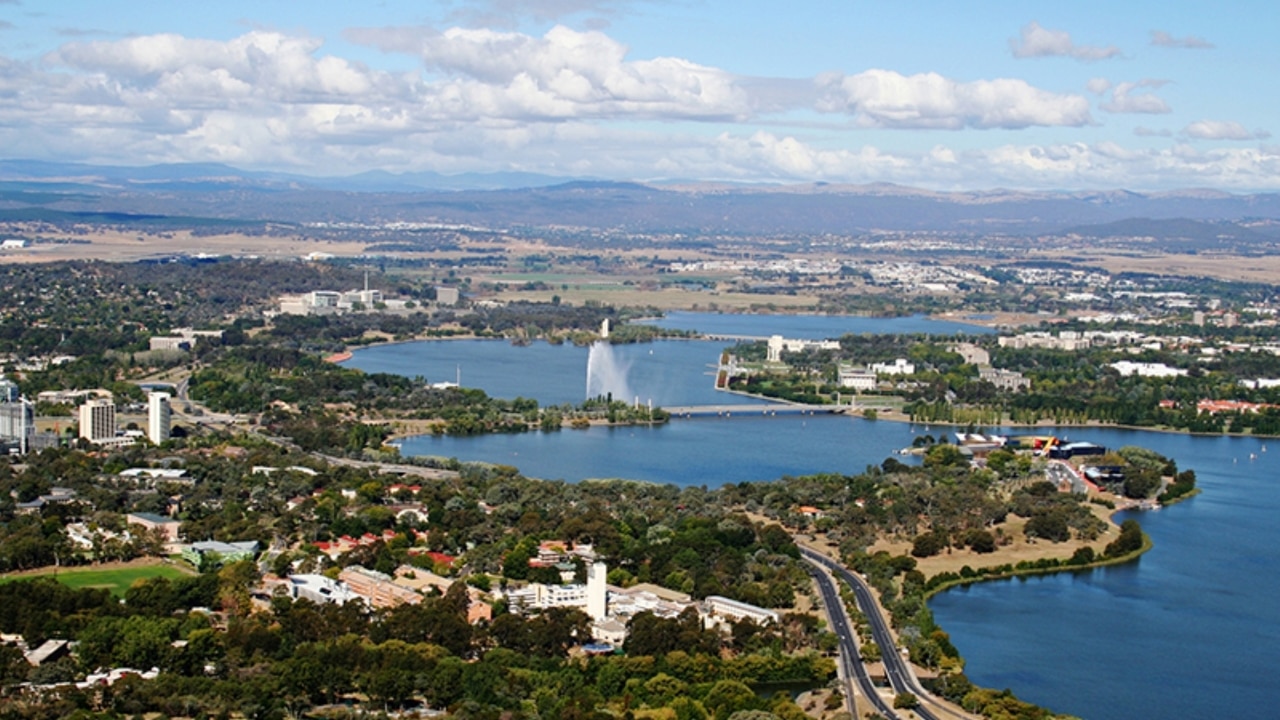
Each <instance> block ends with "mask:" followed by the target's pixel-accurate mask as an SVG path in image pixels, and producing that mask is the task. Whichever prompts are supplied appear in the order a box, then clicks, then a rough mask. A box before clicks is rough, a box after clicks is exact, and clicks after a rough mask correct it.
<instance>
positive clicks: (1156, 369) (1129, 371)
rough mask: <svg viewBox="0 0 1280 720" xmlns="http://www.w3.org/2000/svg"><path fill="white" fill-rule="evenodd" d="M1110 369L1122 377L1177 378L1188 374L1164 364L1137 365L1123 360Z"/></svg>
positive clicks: (1113, 364) (1112, 364)
mask: <svg viewBox="0 0 1280 720" xmlns="http://www.w3.org/2000/svg"><path fill="white" fill-rule="evenodd" d="M1109 367H1111V368H1113V369H1115V371H1116V372H1118V373H1120V376H1121V377H1129V376H1130V375H1138V376H1139V377H1177V376H1179V375H1186V374H1187V371H1186V370H1182V369H1180V368H1175V367H1169V366H1168V365H1165V364H1164V363H1136V362H1130V361H1128V360H1121V361H1119V362H1113V363H1111V365H1110V366H1109Z"/></svg>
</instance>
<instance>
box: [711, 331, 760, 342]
mask: <svg viewBox="0 0 1280 720" xmlns="http://www.w3.org/2000/svg"><path fill="white" fill-rule="evenodd" d="M699 337H701V338H702V339H703V340H727V341H729V342H767V341H768V340H769V338H767V337H765V336H764V335H729V334H727V333H702V334H701V335H700V336H699Z"/></svg>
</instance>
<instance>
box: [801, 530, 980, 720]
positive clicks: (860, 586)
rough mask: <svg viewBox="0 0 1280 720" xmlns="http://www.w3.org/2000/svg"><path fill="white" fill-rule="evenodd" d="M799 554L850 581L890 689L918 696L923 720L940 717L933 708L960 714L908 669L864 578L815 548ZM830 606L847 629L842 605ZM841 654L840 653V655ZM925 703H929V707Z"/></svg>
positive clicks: (887, 712)
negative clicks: (878, 649)
mask: <svg viewBox="0 0 1280 720" xmlns="http://www.w3.org/2000/svg"><path fill="white" fill-rule="evenodd" d="M800 553H801V554H802V555H803V556H804V559H805V560H807V561H809V563H810V564H811V565H816V566H819V567H821V568H825V569H826V570H828V571H830V572H831V573H832V574H834V575H835V576H836V577H838V578H840V579H842V580H844V581H845V582H847V583H849V587H851V588H853V594H854V597H855V598H856V599H857V601H858V608H859V609H861V610H862V613H863V615H866V617H867V623H868V624H869V625H870V627H871V636H872V639H874V640H875V643H876V645H878V646H879V647H880V656H881V661H882V662H883V663H884V671H885V674H886V675H887V676H888V678H889V685H890V686H891V687H892V688H893V690H894V692H898V693H903V692H909V693H911V694H912V695H915V696H916V698H918V699H919V701H920V704H919V705H918V706H916V707H915V708H913V710H912V711H913V712H914V713H915V714H916V715H918V716H919V717H921V718H924V720H939V717H938V715H936V714H935V713H934V710H938V711H941V712H944V713H946V714H947V715H953V716H957V717H963V716H960V715H958V714H957V713H955V712H954V711H952V710H950V709H949V708H948V707H947V706H945V705H943V704H942V703H940V702H939V701H938V700H936V699H934V698H933V696H932V695H930V694H929V693H928V691H926V690H925V689H924V686H922V685H921V684H920V681H919V680H917V679H916V676H915V673H913V672H911V668H910V667H909V666H908V663H907V661H906V659H904V658H903V657H902V653H901V651H900V650H899V649H898V646H897V644H896V643H895V642H894V640H893V634H892V633H891V632H890V631H889V621H888V620H886V619H885V617H884V615H882V614H881V613H880V606H878V605H877V604H876V601H875V598H874V597H873V596H872V595H871V588H870V587H869V586H868V585H867V583H866V581H864V580H863V579H862V578H861V577H859V576H858V575H857V574H856V573H853V572H851V571H850V570H849V569H848V568H846V567H845V566H844V565H841V564H840V563H838V562H836V561H835V560H832V559H831V558H829V557H827V556H826V555H823V554H822V553H819V552H816V551H814V550H810V549H809V548H806V547H804V546H801V547H800ZM819 575H825V574H824V573H817V574H815V577H818V576H819ZM825 579H826V580H827V582H828V583H831V584H832V585H834V583H832V582H831V580H830V578H825ZM818 586H819V588H822V587H823V582H822V580H819V582H818ZM826 598H827V595H826V592H825V591H823V600H824V601H826ZM835 602H836V603H839V602H840V598H839V594H838V593H837V594H836V600H835ZM832 607H835V608H838V609H839V610H840V612H839V615H840V619H841V622H843V623H845V627H846V628H848V616H847V615H846V614H845V613H844V606H843V605H842V604H837V605H835V606H832V605H830V603H829V601H828V608H832ZM829 614H831V615H832V616H833V620H832V622H833V623H834V622H835V620H834V616H835V614H836V613H835V612H834V611H830V610H829ZM839 632H841V640H842V641H843V640H844V639H845V631H839ZM848 634H849V636H852V631H851V629H848ZM849 644H850V646H852V642H850V643H849ZM841 646H842V647H843V646H844V643H843V642H842V643H841ZM843 654H844V653H843V652H842V655H843ZM850 656H851V657H853V658H857V657H858V656H857V654H856V650H855V652H854V653H852V654H850ZM855 664H856V665H857V666H858V670H859V672H861V674H862V675H863V676H865V675H866V668H865V667H863V665H862V662H861V660H860V659H859V660H858V662H856V663H855ZM870 682H871V681H870V678H868V679H867V684H868V685H864V686H862V687H863V691H864V692H863V694H864V695H868V697H871V698H873V700H872V702H873V703H874V702H875V699H878V697H879V696H878V695H876V694H875V693H874V686H872V690H873V692H871V693H867V692H866V688H867V686H869V685H870ZM883 703H884V701H883V700H881V701H880V705H883ZM928 706H932V709H931V708H930V707H928ZM876 710H877V711H878V712H879V713H881V714H882V715H884V716H885V717H888V718H894V717H897V715H895V714H894V713H893V711H892V710H891V709H886V708H884V707H880V706H879V705H878V706H877V708H876Z"/></svg>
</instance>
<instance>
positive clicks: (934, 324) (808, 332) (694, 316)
mask: <svg viewBox="0 0 1280 720" xmlns="http://www.w3.org/2000/svg"><path fill="white" fill-rule="evenodd" d="M650 324H652V325H657V326H658V327H664V328H669V329H671V330H697V331H698V332H703V333H715V334H720V335H751V336H756V337H767V336H769V335H782V336H784V337H789V338H800V339H804V340H825V339H828V338H831V339H835V338H838V337H840V336H841V335H845V334H855V335H857V334H861V333H873V334H877V333H902V334H910V333H922V334H928V335H955V334H957V333H967V334H970V335H982V334H988V333H991V332H994V331H993V330H991V329H990V328H985V327H982V326H979V325H970V324H965V323H959V322H952V321H950V320H934V319H932V318H929V317H925V316H924V315H911V316H909V317H900V318H872V317H858V316H855V315H725V314H721V313H700V312H671V313H667V315H666V316H665V317H663V318H660V319H657V320H652V321H650Z"/></svg>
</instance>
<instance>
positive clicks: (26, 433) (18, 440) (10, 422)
mask: <svg viewBox="0 0 1280 720" xmlns="http://www.w3.org/2000/svg"><path fill="white" fill-rule="evenodd" d="M35 435H36V406H35V405H34V404H33V403H32V402H31V401H29V400H24V399H22V398H14V399H13V400H12V401H5V402H0V440H3V441H4V442H5V443H6V444H16V445H17V447H18V451H19V452H21V453H23V454H24V455H25V454H26V453H28V452H30V451H31V444H32V442H33V441H34V440H35Z"/></svg>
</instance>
